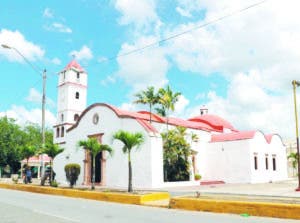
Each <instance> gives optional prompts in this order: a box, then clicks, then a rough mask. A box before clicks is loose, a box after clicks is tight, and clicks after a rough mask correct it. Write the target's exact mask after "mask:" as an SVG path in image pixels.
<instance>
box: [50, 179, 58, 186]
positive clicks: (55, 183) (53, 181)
mask: <svg viewBox="0 0 300 223" xmlns="http://www.w3.org/2000/svg"><path fill="white" fill-rule="evenodd" d="M50 186H51V187H58V183H57V182H56V180H52V181H51V183H50Z"/></svg>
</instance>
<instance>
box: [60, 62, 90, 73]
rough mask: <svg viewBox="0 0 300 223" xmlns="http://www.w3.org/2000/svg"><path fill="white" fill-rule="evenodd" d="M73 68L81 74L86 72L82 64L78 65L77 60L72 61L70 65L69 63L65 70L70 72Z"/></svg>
mask: <svg viewBox="0 0 300 223" xmlns="http://www.w3.org/2000/svg"><path fill="white" fill-rule="evenodd" d="M71 68H75V69H76V70H78V71H80V72H85V71H84V69H83V68H82V67H81V66H80V64H79V63H77V61H76V60H72V61H71V62H70V63H68V64H67V66H66V67H65V69H64V70H69V69H71Z"/></svg>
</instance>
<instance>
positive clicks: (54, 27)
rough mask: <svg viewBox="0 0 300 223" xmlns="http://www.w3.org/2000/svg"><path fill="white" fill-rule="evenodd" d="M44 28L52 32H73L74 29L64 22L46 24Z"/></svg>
mask: <svg viewBox="0 0 300 223" xmlns="http://www.w3.org/2000/svg"><path fill="white" fill-rule="evenodd" d="M44 28H45V29H46V30H48V31H52V32H60V33H72V29H71V28H70V27H68V26H66V25H64V24H62V23H58V22H54V23H52V24H51V25H45V26H44Z"/></svg>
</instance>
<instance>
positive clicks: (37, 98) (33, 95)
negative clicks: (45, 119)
mask: <svg viewBox="0 0 300 223" xmlns="http://www.w3.org/2000/svg"><path fill="white" fill-rule="evenodd" d="M26 100H27V101H30V102H34V103H38V104H40V103H41V102H42V94H41V93H40V92H38V91H37V90H36V89H34V88H31V89H30V90H29V94H28V96H27V97H26ZM46 104H47V105H48V106H50V107H55V102H54V101H53V100H52V99H50V98H46Z"/></svg>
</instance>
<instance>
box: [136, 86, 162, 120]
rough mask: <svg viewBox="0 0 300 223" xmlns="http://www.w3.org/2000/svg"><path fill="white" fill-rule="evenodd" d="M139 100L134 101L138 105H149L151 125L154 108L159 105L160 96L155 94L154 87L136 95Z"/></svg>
mask: <svg viewBox="0 0 300 223" xmlns="http://www.w3.org/2000/svg"><path fill="white" fill-rule="evenodd" d="M134 96H135V97H137V98H138V99H137V100H136V101H134V103H136V104H149V112H150V123H151V122H152V106H153V105H155V104H157V103H158V95H157V93H155V92H154V87H153V86H151V87H148V88H147V90H146V91H142V92H140V93H137V94H135V95H134Z"/></svg>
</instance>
